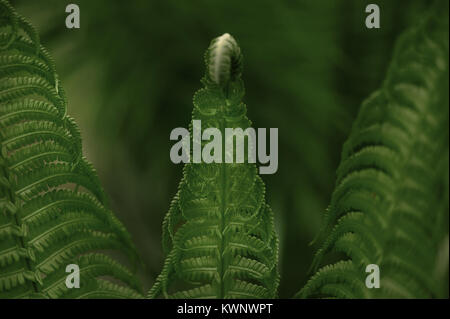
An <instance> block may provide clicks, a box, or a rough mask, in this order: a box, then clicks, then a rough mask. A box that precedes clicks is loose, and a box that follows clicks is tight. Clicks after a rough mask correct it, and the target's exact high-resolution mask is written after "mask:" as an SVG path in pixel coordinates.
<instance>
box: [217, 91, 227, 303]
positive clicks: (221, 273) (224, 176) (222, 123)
mask: <svg viewBox="0 0 450 319" xmlns="http://www.w3.org/2000/svg"><path fill="white" fill-rule="evenodd" d="M225 101H227V100H225ZM225 107H226V106H223V105H222V106H221V110H220V115H221V119H220V131H221V132H222V163H221V197H222V200H221V205H220V234H221V237H220V247H219V252H220V270H219V276H220V295H219V298H220V299H223V298H224V295H225V285H224V283H223V281H224V275H225V271H224V258H223V257H224V256H223V253H224V251H225V247H224V246H225V238H224V237H225V236H224V230H225V222H224V219H225V210H226V204H227V203H226V189H225V188H226V183H227V165H226V163H225V134H224V133H225V118H224V116H223V114H224V109H225Z"/></svg>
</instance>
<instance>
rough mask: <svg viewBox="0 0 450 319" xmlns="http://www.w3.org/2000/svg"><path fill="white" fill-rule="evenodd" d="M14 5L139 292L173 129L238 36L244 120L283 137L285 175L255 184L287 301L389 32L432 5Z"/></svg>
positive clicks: (158, 217)
mask: <svg viewBox="0 0 450 319" xmlns="http://www.w3.org/2000/svg"><path fill="white" fill-rule="evenodd" d="M11 3H12V4H13V5H14V6H15V7H16V9H17V11H18V12H19V13H21V14H23V15H24V16H25V17H26V18H27V19H28V20H29V21H31V22H32V23H33V25H34V26H36V27H37V29H38V31H39V33H40V35H41V40H42V43H43V45H44V46H46V47H47V48H48V49H49V50H50V52H51V53H52V55H53V57H54V58H55V60H56V66H57V70H58V73H59V75H60V79H61V81H62V82H63V86H64V88H65V90H66V92H67V96H68V100H69V105H68V109H69V114H70V115H71V116H73V117H75V119H76V121H77V123H78V125H79V126H80V128H81V131H82V137H83V141H84V153H85V154H86V156H87V157H88V158H89V160H91V161H92V162H93V163H94V166H95V167H96V169H97V171H98V172H99V175H100V179H101V180H102V184H103V186H104V188H105V189H106V191H107V193H108V194H109V197H110V200H111V206H112V208H113V210H114V211H115V213H116V214H117V215H118V217H119V218H120V219H121V220H122V221H123V223H124V224H125V225H126V227H127V228H128V230H129V231H130V233H131V235H132V238H133V240H134V242H135V244H136V246H137V248H138V250H139V252H140V254H141V255H142V257H143V259H144V262H145V265H146V266H145V267H146V269H145V270H143V271H142V277H143V280H144V282H145V286H146V288H148V287H149V286H150V285H151V284H152V282H153V280H154V278H155V276H156V275H157V274H158V273H159V271H160V269H161V266H162V262H163V255H162V250H161V223H162V219H163V216H164V214H165V213H166V211H167V209H168V207H169V203H170V201H171V199H172V197H173V196H174V194H175V193H176V190H177V187H178V182H179V180H180V179H181V169H182V166H181V165H175V164H173V163H172V162H171V161H170V158H169V150H170V148H171V146H172V145H173V142H172V141H170V140H169V134H170V131H171V130H172V129H173V128H175V127H187V126H188V123H189V121H190V116H191V110H192V96H193V94H194V92H195V91H196V90H198V89H199V88H200V87H201V84H200V78H201V77H202V76H203V73H204V69H205V68H204V65H203V54H204V52H205V50H206V49H207V47H208V45H209V42H210V41H211V39H212V38H214V37H216V36H219V35H221V34H223V33H225V32H228V33H230V34H231V35H233V36H234V37H235V38H236V39H237V40H238V42H239V43H240V46H241V49H242V52H243V54H244V73H243V79H244V83H245V85H246V95H245V103H246V104H247V107H248V116H249V118H250V119H251V120H252V121H253V124H254V126H255V127H266V128H269V127H277V128H278V129H279V169H278V172H277V173H276V174H274V175H264V176H263V179H264V181H265V183H266V193H267V202H268V203H269V204H270V205H271V206H272V208H273V210H274V213H275V218H276V225H277V231H278V234H279V237H280V266H279V267H280V272H281V285H280V293H279V295H280V297H281V298H288V297H291V296H292V295H293V294H294V293H295V292H296V291H298V290H299V289H300V288H301V287H302V286H303V284H304V283H305V282H306V280H307V278H308V268H309V266H310V263H311V260H312V255H313V252H314V248H315V247H312V246H310V245H309V243H310V242H311V241H312V239H313V238H314V236H315V235H316V234H317V232H318V229H319V227H320V223H321V217H322V214H323V212H324V211H325V209H326V207H327V205H328V202H329V200H330V196H331V192H332V190H333V187H334V181H335V170H336V168H337V165H338V163H339V160H340V150H341V146H342V144H343V142H344V141H345V139H346V137H347V135H348V134H349V131H350V129H351V124H352V121H353V119H354V118H355V117H356V114H357V111H358V108H359V105H360V103H361V102H362V100H363V99H364V98H365V97H367V96H368V95H369V94H370V93H371V92H372V91H374V90H375V89H377V88H378V87H379V86H380V84H381V82H382V80H383V78H384V74H385V71H386V68H387V66H388V63H389V61H390V59H391V56H392V49H393V45H394V42H395V39H396V37H397V36H398V35H399V33H400V32H402V31H403V30H404V29H405V28H407V27H408V26H410V25H414V24H415V23H417V22H418V19H420V16H421V15H422V14H424V12H425V9H426V7H427V6H428V5H429V4H430V1H425V0H417V1H413V0H408V1H407V0H404V1H402V0H396V1H393V0H376V1H373V0H370V1H365V0H341V1H336V0H320V1H312V0H311V1H309V0H298V1H286V0H276V1H275V0H272V1H269V0H259V1H242V0H239V1H232V0H228V1H213V0H191V1H180V0H164V1H162V0H161V1H156V0H145V1H144V0H142V1H139V0H133V1H127V2H125V1H111V0H109V1H108V0H76V1H62V0H39V1H35V0H15V1H11ZM69 3H76V4H78V5H79V7H80V11H81V28H80V29H71V30H69V29H66V27H65V18H66V16H67V13H65V7H66V6H67V5H68V4H69ZM369 3H376V4H378V5H379V6H380V11H381V28H380V29H366V27H365V23H364V21H365V18H366V16H367V13H365V7H366V6H367V4H369Z"/></svg>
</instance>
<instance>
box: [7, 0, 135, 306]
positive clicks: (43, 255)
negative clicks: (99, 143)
mask: <svg viewBox="0 0 450 319" xmlns="http://www.w3.org/2000/svg"><path fill="white" fill-rule="evenodd" d="M0 148H1V154H0V298H19V297H32V298H84V297H86V298H87V297H91V298H96V297H101V298H105V297H106V298H115V297H134V298H138V297H140V296H141V295H140V293H139V292H138V291H139V290H140V284H139V283H138V282H137V281H136V279H135V277H134V275H133V274H132V273H131V272H130V270H128V269H127V268H126V267H125V266H123V265H121V264H119V263H118V262H117V261H115V260H113V259H112V258H111V257H109V256H108V254H106V253H100V252H99V251H100V250H113V251H116V252H122V253H124V254H125V256H127V257H128V259H129V260H130V261H133V260H134V259H135V252H134V248H133V244H132V242H131V239H130V236H129V235H128V233H127V232H126V230H125V228H124V227H123V225H122V224H121V223H120V222H119V220H118V219H117V218H116V217H115V216H114V215H113V214H112V212H111V211H110V210H109V209H108V206H107V203H106V196H105V194H104V192H103V190H102V188H101V186H100V184H99V179H98V177H97V174H96V172H95V171H94V169H93V167H92V165H91V164H90V163H89V162H88V161H87V160H86V159H85V158H84V157H83V156H82V146H81V138H80V133H79V130H78V128H77V126H76V124H75V122H74V120H73V119H72V118H71V117H69V116H68V115H67V112H66V98H65V96H64V91H63V89H62V87H61V84H60V82H59V80H58V76H57V74H56V72H55V66H54V63H53V61H52V59H51V58H50V56H49V54H48V52H47V51H46V50H45V49H44V48H43V47H42V46H41V45H40V43H39V38H38V35H37V33H36V32H35V30H34V29H33V27H32V26H31V25H30V24H29V23H28V22H26V21H25V20H24V19H23V18H22V17H21V16H19V15H18V14H17V13H16V12H15V11H14V10H13V9H12V7H11V6H10V5H9V4H8V3H7V2H6V1H4V0H1V1H0ZM68 264H77V265H79V267H80V278H81V284H80V285H81V288H79V289H71V290H70V289H67V288H66V285H65V280H66V277H67V275H68V273H66V272H65V269H66V266H67V265H68ZM107 278H113V280H109V279H107Z"/></svg>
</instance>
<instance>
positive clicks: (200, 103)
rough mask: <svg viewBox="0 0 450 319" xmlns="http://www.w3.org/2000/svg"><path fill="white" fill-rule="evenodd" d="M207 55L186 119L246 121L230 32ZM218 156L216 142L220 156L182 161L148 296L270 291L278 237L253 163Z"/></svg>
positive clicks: (263, 294)
mask: <svg viewBox="0 0 450 319" xmlns="http://www.w3.org/2000/svg"><path fill="white" fill-rule="evenodd" d="M205 60H206V61H205V62H206V75H205V77H204V78H203V80H202V82H203V84H204V86H205V87H204V88H203V89H201V90H199V91H198V92H197V93H196V94H195V95H194V109H193V113H192V120H201V123H202V126H204V127H215V128H218V129H220V131H221V132H222V136H224V132H225V128H226V127H227V128H237V127H240V128H242V129H246V128H247V127H250V125H251V122H250V121H249V120H248V119H247V117H246V107H245V105H244V104H243V103H242V102H241V99H242V97H243V94H244V87H243V82H242V80H241V65H242V56H241V53H240V49H239V46H238V44H237V43H236V41H235V40H234V38H233V37H232V36H230V35H229V34H224V35H222V36H221V37H218V38H216V39H214V40H213V41H212V42H211V45H210V47H209V48H208V50H207V52H206V55H205ZM192 125H193V124H192V123H191V126H190V129H191V132H192ZM191 135H192V134H191ZM224 145H225V141H224V140H222V147H224ZM224 157H225V151H224V150H222V163H215V162H213V163H209V164H206V163H188V164H186V165H185V166H184V170H183V178H182V180H181V183H180V185H179V190H178V193H177V194H176V196H175V198H174V199H173V201H172V203H171V205H170V209H169V211H168V213H167V215H166V217H165V219H164V222H163V244H164V248H165V250H166V252H167V253H168V255H167V257H166V260H165V263H164V266H163V270H162V272H161V274H160V275H159V277H158V278H157V281H156V283H155V284H154V286H153V287H152V289H151V290H150V291H149V294H148V296H149V297H150V298H156V297H159V296H161V295H162V296H163V297H165V298H273V297H275V295H276V290H277V286H278V271H277V250H278V242H277V237H276V234H275V231H274V225H273V222H274V221H273V214H272V211H271V210H270V208H269V206H268V205H267V204H266V203H265V198H264V183H263V181H262V179H261V178H260V177H259V175H257V170H256V166H255V164H250V163H248V162H246V163H240V164H239V163H225V160H224Z"/></svg>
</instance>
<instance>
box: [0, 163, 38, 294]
mask: <svg viewBox="0 0 450 319" xmlns="http://www.w3.org/2000/svg"><path fill="white" fill-rule="evenodd" d="M0 156H1V155H0ZM6 165H8V164H7V163H6ZM3 176H5V177H6V176H8V172H7V169H6V167H5V168H3ZM6 193H7V198H8V200H9V201H10V202H11V203H13V205H14V206H16V201H15V198H14V196H13V194H14V192H13V191H12V190H11V187H8V188H7V190H6ZM16 207H17V206H16ZM19 214H20V209H17V211H16V212H15V214H13V215H14V218H13V222H14V224H15V226H17V227H18V228H19V229H21V228H22V223H21V220H20V217H19ZM15 239H16V242H17V241H18V242H19V245H20V248H23V249H26V245H25V241H24V239H23V237H22V236H15ZM23 259H24V260H25V266H26V268H27V270H29V271H30V272H32V273H35V272H36V271H35V270H33V267H32V265H31V263H30V260H29V259H28V258H23ZM31 287H32V289H33V290H34V291H35V292H39V287H38V285H37V284H36V282H34V281H31Z"/></svg>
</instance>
